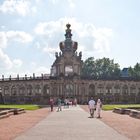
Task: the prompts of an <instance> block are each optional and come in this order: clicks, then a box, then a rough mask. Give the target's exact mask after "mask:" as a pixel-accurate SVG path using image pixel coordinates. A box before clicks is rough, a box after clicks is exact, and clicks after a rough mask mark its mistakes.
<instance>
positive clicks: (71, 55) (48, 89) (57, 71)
mask: <svg viewBox="0 0 140 140" xmlns="http://www.w3.org/2000/svg"><path fill="white" fill-rule="evenodd" d="M70 26H71V25H70V24H67V25H66V33H65V40H64V41H61V42H60V44H59V47H60V52H56V53H55V57H56V59H55V61H54V63H53V64H52V67H51V73H50V74H49V75H43V74H42V75H41V76H40V77H35V74H33V76H32V77H31V76H30V77H28V76H27V75H25V77H19V75H17V77H16V78H12V77H11V76H10V77H9V78H4V76H2V79H0V103H2V104H11V103H13V104H49V98H50V97H53V98H54V99H55V100H56V99H57V98H58V97H61V98H62V99H63V98H66V97H67V98H75V97H76V98H77V100H78V103H81V104H87V102H88V100H89V98H90V97H91V96H93V98H94V99H95V100H97V99H98V98H100V99H101V100H102V101H103V103H140V81H134V80H126V79H123V80H121V79H120V80H101V79H100V80H97V79H96V80H95V79H88V78H82V76H81V70H82V64H83V61H82V53H81V52H79V53H78V52H77V48H78V43H77V42H75V41H73V40H72V34H71V29H70Z"/></svg>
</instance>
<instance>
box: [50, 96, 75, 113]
mask: <svg viewBox="0 0 140 140" xmlns="http://www.w3.org/2000/svg"><path fill="white" fill-rule="evenodd" d="M54 104H56V105H57V111H58V112H59V111H62V104H63V105H64V108H69V106H70V105H71V106H76V105H77V99H76V98H74V99H69V98H65V99H63V100H62V99H61V98H58V99H57V101H54V99H53V98H50V107H51V111H53V107H54Z"/></svg>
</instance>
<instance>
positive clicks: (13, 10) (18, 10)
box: [0, 0, 36, 16]
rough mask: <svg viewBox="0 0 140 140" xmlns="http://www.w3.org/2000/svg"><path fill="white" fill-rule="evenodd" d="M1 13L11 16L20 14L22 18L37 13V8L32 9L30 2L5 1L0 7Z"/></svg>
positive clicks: (21, 0) (19, 0) (20, 0)
mask: <svg viewBox="0 0 140 140" xmlns="http://www.w3.org/2000/svg"><path fill="white" fill-rule="evenodd" d="M0 11H1V12H3V13H9V14H19V15H21V16H26V15H27V14H30V13H32V12H36V10H35V7H31V3H30V1H29V0H5V1H4V2H3V4H2V5H0Z"/></svg>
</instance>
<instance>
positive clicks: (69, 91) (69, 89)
mask: <svg viewBox="0 0 140 140" xmlns="http://www.w3.org/2000/svg"><path fill="white" fill-rule="evenodd" d="M73 96H74V86H73V84H71V83H67V84H66V85H65V97H68V98H73Z"/></svg>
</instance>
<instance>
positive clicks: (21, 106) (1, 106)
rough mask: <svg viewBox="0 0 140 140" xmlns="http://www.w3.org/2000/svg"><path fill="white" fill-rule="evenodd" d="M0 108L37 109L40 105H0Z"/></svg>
mask: <svg viewBox="0 0 140 140" xmlns="http://www.w3.org/2000/svg"><path fill="white" fill-rule="evenodd" d="M0 108H24V109H25V110H36V109H39V108H40V107H39V106H38V105H0Z"/></svg>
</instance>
